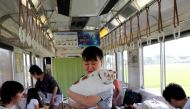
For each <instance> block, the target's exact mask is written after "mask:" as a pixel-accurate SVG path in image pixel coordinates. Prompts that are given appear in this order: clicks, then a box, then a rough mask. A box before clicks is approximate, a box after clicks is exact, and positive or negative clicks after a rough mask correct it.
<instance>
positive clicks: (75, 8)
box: [70, 0, 107, 17]
mask: <svg viewBox="0 0 190 109" xmlns="http://www.w3.org/2000/svg"><path fill="white" fill-rule="evenodd" d="M106 1H107V0H72V3H71V10H70V16H74V17H77V16H97V15H98V14H99V11H100V10H101V9H102V7H103V6H104V5H105V3H106Z"/></svg>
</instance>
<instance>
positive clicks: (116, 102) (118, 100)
mask: <svg viewBox="0 0 190 109" xmlns="http://www.w3.org/2000/svg"><path fill="white" fill-rule="evenodd" d="M116 75H117V74H116ZM113 84H114V86H115V89H114V90H113V92H114V93H113V99H112V107H114V106H121V105H122V104H123V100H122V99H123V98H122V84H121V81H120V80H118V79H115V80H114V82H113Z"/></svg>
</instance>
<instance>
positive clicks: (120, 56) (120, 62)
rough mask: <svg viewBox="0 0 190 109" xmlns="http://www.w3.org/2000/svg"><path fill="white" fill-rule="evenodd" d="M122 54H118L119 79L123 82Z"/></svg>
mask: <svg viewBox="0 0 190 109" xmlns="http://www.w3.org/2000/svg"><path fill="white" fill-rule="evenodd" d="M122 75H123V72H122V53H121V52H117V77H118V79H119V80H121V81H122Z"/></svg>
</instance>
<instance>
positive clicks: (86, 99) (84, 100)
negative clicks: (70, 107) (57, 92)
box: [67, 90, 101, 107]
mask: <svg viewBox="0 0 190 109" xmlns="http://www.w3.org/2000/svg"><path fill="white" fill-rule="evenodd" d="M67 94H68V96H69V97H70V98H71V99H73V100H75V101H76V102H77V103H79V104H81V105H83V106H85V107H93V106H96V105H97V103H98V102H99V101H100V100H101V98H100V97H99V96H84V95H81V94H77V93H74V92H72V91H70V90H68V92H67Z"/></svg>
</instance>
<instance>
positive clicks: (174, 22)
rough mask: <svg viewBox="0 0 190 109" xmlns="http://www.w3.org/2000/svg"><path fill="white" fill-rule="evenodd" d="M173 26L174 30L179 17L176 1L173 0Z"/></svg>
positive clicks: (177, 24)
mask: <svg viewBox="0 0 190 109" xmlns="http://www.w3.org/2000/svg"><path fill="white" fill-rule="evenodd" d="M176 21H177V23H176ZM173 25H174V28H176V26H179V15H178V10H177V2H176V0H174V12H173Z"/></svg>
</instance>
